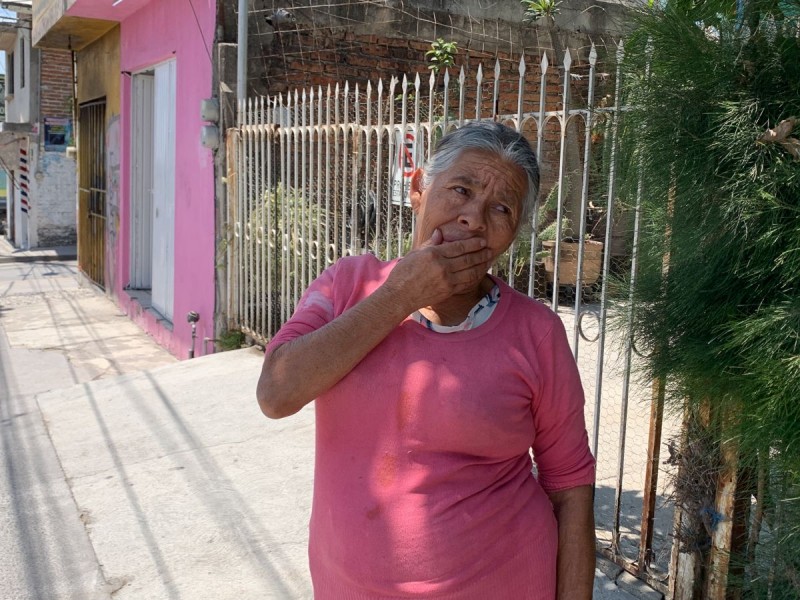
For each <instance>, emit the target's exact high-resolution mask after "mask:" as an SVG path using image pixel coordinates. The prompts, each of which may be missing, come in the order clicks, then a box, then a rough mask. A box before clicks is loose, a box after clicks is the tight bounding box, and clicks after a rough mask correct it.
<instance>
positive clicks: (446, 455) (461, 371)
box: [268, 255, 594, 600]
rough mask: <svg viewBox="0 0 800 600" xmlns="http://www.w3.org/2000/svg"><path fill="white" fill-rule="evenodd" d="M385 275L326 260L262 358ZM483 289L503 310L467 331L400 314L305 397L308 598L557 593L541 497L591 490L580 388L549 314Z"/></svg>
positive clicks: (548, 518)
mask: <svg viewBox="0 0 800 600" xmlns="http://www.w3.org/2000/svg"><path fill="white" fill-rule="evenodd" d="M394 264H395V262H390V263H383V262H380V261H379V260H377V259H376V258H375V257H373V256H369V255H367V256H359V257H350V258H345V259H343V260H341V261H339V262H338V263H337V264H335V265H334V266H332V267H331V268H329V269H328V270H327V271H325V273H323V274H322V275H321V276H320V277H319V278H318V279H317V280H316V281H315V282H314V283H312V284H311V286H310V287H309V289H308V290H307V291H306V293H305V294H304V296H303V299H302V300H301V302H300V304H299V306H298V308H297V311H296V312H295V314H294V316H293V317H292V318H291V319H290V320H289V321H288V322H287V323H286V324H285V325H284V326H283V328H282V329H281V330H280V331H279V332H278V334H277V335H276V336H275V338H274V339H273V340H272V342H271V344H270V347H269V349H268V351H269V350H270V349H272V348H274V347H276V346H277V345H279V344H281V343H284V342H286V341H289V340H291V339H294V338H296V337H298V336H301V335H304V334H306V333H308V332H310V331H313V330H315V329H318V328H320V327H322V326H323V325H325V324H326V323H328V322H329V321H331V320H332V319H333V318H335V316H337V315H340V314H341V313H342V312H344V311H345V310H347V309H348V308H350V307H352V306H354V305H355V304H357V303H358V302H359V301H361V300H362V299H363V298H365V297H366V296H368V295H369V294H371V293H372V292H373V291H374V290H375V289H376V288H377V287H378V286H379V285H380V284H381V283H382V282H383V281H385V279H386V277H387V276H388V274H389V272H390V271H391V269H392V268H393V267H394ZM495 281H496V282H497V284H498V285H499V286H500V292H501V297H500V302H499V304H498V305H497V307H496V309H495V311H494V313H493V314H492V316H491V317H490V318H489V320H488V321H487V322H486V323H484V324H483V325H481V326H480V327H477V328H475V329H472V330H470V331H464V332H459V333H451V334H442V333H436V332H433V331H429V330H427V329H425V328H424V327H422V326H421V325H420V324H419V323H417V322H415V321H412V320H410V319H407V320H406V321H404V322H403V323H401V324H400V326H398V327H397V328H396V329H395V330H394V331H393V332H392V333H391V334H390V335H389V336H388V337H387V338H386V339H385V340H384V341H383V342H381V343H380V344H379V345H378V346H377V347H376V348H375V349H374V350H373V351H372V352H371V353H370V354H369V355H368V356H367V357H366V358H364V360H362V361H361V363H360V364H359V365H358V366H357V367H356V368H355V369H354V370H353V371H351V372H350V373H349V374H348V375H347V376H345V377H344V379H342V380H341V381H340V382H339V383H338V384H337V385H336V386H334V387H333V388H332V389H331V390H329V391H328V392H326V393H325V394H323V395H321V396H320V397H319V398H318V399H317V401H316V467H315V477H314V501H313V508H312V515H311V525H310V542H309V559H310V566H311V575H312V579H313V584H314V597H315V598H316V599H317V600H378V599H380V600H385V599H390V598H425V599H437V600H488V599H492V600H503V599H507V600H552V599H553V598H554V597H555V579H556V577H555V573H556V565H555V561H556V551H557V530H556V521H555V518H554V516H553V511H552V506H551V504H550V501H549V499H548V497H547V494H546V493H545V492H546V491H554V490H560V489H565V488H569V487H574V486H578V485H584V484H591V483H592V482H593V481H594V459H593V458H592V455H591V453H590V451H589V447H588V443H587V435H586V428H585V425H584V417H583V402H584V397H583V390H582V388H581V382H580V378H579V375H578V371H577V368H576V366H575V362H574V360H573V358H572V354H571V353H570V349H569V346H568V344H567V339H566V335H565V333H564V328H563V325H562V324H561V321H560V319H559V318H558V317H557V316H556V315H555V314H553V313H552V312H551V311H550V310H549V309H548V308H546V307H544V306H543V305H541V304H540V303H538V302H536V301H534V300H532V299H530V298H528V297H527V296H525V295H523V294H520V293H518V292H516V291H514V290H513V289H512V288H510V287H509V286H507V285H506V284H504V283H502V282H501V281H499V280H495ZM530 448H533V453H534V456H535V459H536V466H537V470H538V478H536V477H534V476H533V475H532V473H531V468H532V462H531V458H530V455H529V449H530Z"/></svg>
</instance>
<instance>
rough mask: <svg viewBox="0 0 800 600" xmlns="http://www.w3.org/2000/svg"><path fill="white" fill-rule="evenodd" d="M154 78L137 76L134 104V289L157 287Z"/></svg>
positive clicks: (132, 248) (132, 250)
mask: <svg viewBox="0 0 800 600" xmlns="http://www.w3.org/2000/svg"><path fill="white" fill-rule="evenodd" d="M154 83H155V82H154V76H153V73H152V72H149V73H138V74H136V75H134V76H133V82H132V102H131V132H132V135H131V276H130V287H131V288H132V289H135V290H149V289H151V288H152V285H153V272H152V266H153V251H152V250H153V148H154V146H153V132H154V129H155V126H154V123H153V119H154V115H153V101H154V93H155V92H154V87H155V85H154Z"/></svg>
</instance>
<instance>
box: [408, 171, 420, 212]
mask: <svg viewBox="0 0 800 600" xmlns="http://www.w3.org/2000/svg"><path fill="white" fill-rule="evenodd" d="M422 176H423V172H422V169H417V170H416V171H414V174H413V175H412V176H411V185H410V186H408V199H409V200H410V201H411V210H413V211H414V212H417V211H418V210H419V207H420V205H421V204H422V191H423V189H422V187H423V186H422Z"/></svg>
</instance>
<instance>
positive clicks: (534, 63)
mask: <svg viewBox="0 0 800 600" xmlns="http://www.w3.org/2000/svg"><path fill="white" fill-rule="evenodd" d="M251 44H256V47H255V48H251V57H252V56H253V55H254V54H255V56H256V57H255V58H251V63H250V69H251V78H250V87H251V90H252V91H257V92H259V93H261V94H264V95H277V94H279V93H282V94H286V93H287V92H290V91H294V90H295V89H298V88H299V89H302V88H308V87H310V86H314V87H316V86H322V88H323V91H324V90H325V89H326V88H327V86H328V85H329V84H331V85H335V84H336V83H337V82H338V83H340V84H342V85H343V84H344V82H345V81H349V82H350V86H351V93H352V90H353V88H354V85H355V84H356V83H358V84H360V86H361V90H362V93H363V91H364V86H365V85H366V83H367V82H368V81H371V82H372V83H373V86H374V85H375V84H376V83H377V81H378V79H383V83H384V94H388V87H387V85H388V83H389V79H390V78H391V77H392V76H396V77H398V78H402V76H403V75H404V74H405V75H408V76H410V77H413V75H414V74H415V73H419V74H420V77H421V80H422V82H421V89H422V105H423V107H425V106H426V104H427V98H428V89H429V77H430V71H429V69H428V64H429V63H428V61H427V59H426V57H425V53H426V52H427V51H428V50H430V47H431V46H430V43H429V42H426V41H421V40H416V39H407V38H401V37H383V36H378V35H358V34H354V33H353V32H351V31H332V30H326V29H324V28H319V29H315V30H305V31H302V30H297V29H292V28H288V29H285V30H282V31H281V30H279V31H276V32H275V33H274V34H271V35H269V36H251ZM259 44H260V46H259ZM582 50H585V49H582ZM541 52H542V51H541V50H534V49H527V51H526V52H525V63H526V74H525V78H524V91H523V104H522V108H523V112H528V113H529V112H538V110H539V91H540V87H541V71H540V67H539V65H540V62H541V57H542V54H541ZM259 54H260V55H261V60H260V61H259V60H258V55H259ZM576 54H577V55H578V57H579V58H578V59H573V64H572V69H571V71H572V75H573V77H572V78H571V82H570V94H571V106H572V107H584V106H585V105H586V99H587V93H588V77H586V75H587V74H588V71H589V65H588V63H587V62H586V60H585V58H584V59H583V60H580V57H581V56H583V55H585V54H586V52H583V51H581V52H578V53H576ZM549 58H550V62H551V65H550V67H549V68H548V71H547V79H546V84H545V85H546V94H545V110H547V111H554V110H561V109H562V108H563V87H562V86H563V84H562V81H561V79H562V72H561V71H560V70H559V69H558V68H557V67H554V66H553V65H552V62H553V54H552V53H550V55H549ZM496 60H497V61H499V63H500V77H499V80H498V87H499V92H498V102H497V104H498V107H497V109H498V113H499V114H501V115H510V116H515V115H516V114H517V110H518V94H519V79H520V77H519V61H520V54H518V53H514V54H512V53H510V52H503V51H496V52H483V51H480V50H474V49H469V48H466V49H465V48H459V52H458V55H457V56H456V57H455V68H452V69H450V92H449V111H450V114H453V115H457V110H458V99H459V98H458V96H459V91H458V81H457V79H458V74H459V70H460V68H461V67H462V66H463V67H464V69H465V75H466V78H467V79H466V86H465V87H466V90H465V102H464V106H465V109H464V114H465V117H466V118H474V116H475V103H476V97H477V82H476V79H475V76H476V72H477V68H478V64H481V65H482V66H483V84H482V87H481V114H482V116H487V115H491V114H492V102H493V100H494V67H495V61H496ZM254 68H257V69H260V74H259V76H258V77H257V78H255V79H254V78H253V77H252V70H253V69H254ZM442 77H443V76H442V75H440V76H439V79H438V83H437V88H436V89H438V90H441V89H443V83H442ZM409 90H410V91H411V90H413V82H412V81H410V82H409ZM400 93H401V87H400V85H399V84H398V86H397V87H396V88H395V94H400ZM373 94H376V92H375V91H373ZM373 97H374V96H373ZM597 97H599V94H597V93H596V98H597ZM398 106H399V103H398ZM423 109H424V108H423ZM399 117H400V115H399V113H398V114H397V116H396V119H397V120H399ZM572 123H573V124H572V125H570V130H569V134H570V136H569V137H570V142H571V144H570V147H571V148H572V149H573V150H574V149H578V152H579V155H580V157H582V154H583V139H584V135H585V132H584V129H585V128H584V127H583V122H582V121H580V120H578V119H576V120H574V121H573V122H572ZM523 133H524V134H525V135H526V137H527V138H528V139H529V140H530V141H531V142H532V143H533V144H535V143H536V136H537V134H536V129H535V125H534V124H533V123H531V122H529V123H527V124H526V125H525V126H524V127H523ZM560 147H561V134H560V127H559V125H558V123H557V121H555V120H551V121H549V122H548V124H547V126H546V128H545V131H544V139H543V147H542V156H541V157H540V167H541V184H542V185H541V188H542V191H543V192H544V193H545V194H546V193H547V191H548V190H550V189H551V188H552V187H553V185H554V183H555V182H556V181H557V180H558V164H559V153H560ZM580 157H576V158H575V160H572V161H571V162H572V164H573V169H574V168H579V165H578V164H576V160H577V161H579V162H582V161H581V158H580ZM573 187H575V189H571V190H569V194H570V195H573V196H574V195H576V194H579V191H580V190H579V186H573Z"/></svg>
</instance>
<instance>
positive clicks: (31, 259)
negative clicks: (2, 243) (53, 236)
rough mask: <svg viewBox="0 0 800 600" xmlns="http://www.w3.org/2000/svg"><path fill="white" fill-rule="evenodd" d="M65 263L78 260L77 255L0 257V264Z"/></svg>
mask: <svg viewBox="0 0 800 600" xmlns="http://www.w3.org/2000/svg"><path fill="white" fill-rule="evenodd" d="M59 260H60V261H67V260H78V255H77V254H40V255H30V254H28V255H23V256H0V264H11V263H35V262H53V261H59Z"/></svg>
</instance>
